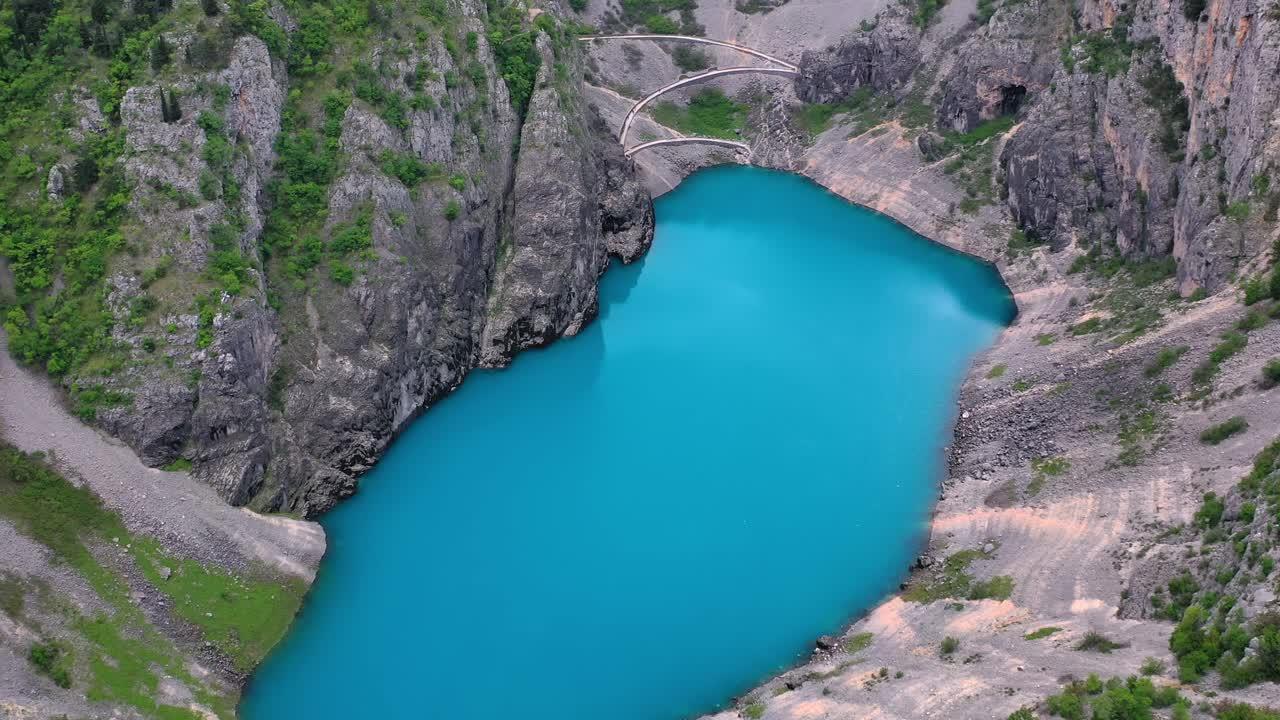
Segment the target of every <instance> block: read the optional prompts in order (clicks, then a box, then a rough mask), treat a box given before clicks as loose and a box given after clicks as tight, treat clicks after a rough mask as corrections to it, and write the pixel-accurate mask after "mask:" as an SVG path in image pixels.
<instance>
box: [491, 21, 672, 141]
mask: <svg viewBox="0 0 1280 720" xmlns="http://www.w3.org/2000/svg"><path fill="white" fill-rule="evenodd" d="M623 5H624V6H625V5H626V2H624V3H623ZM527 17H528V16H527V14H526V12H525V10H524V9H523V6H521V5H519V4H517V3H511V4H508V5H501V4H499V3H497V2H496V0H494V1H491V2H490V4H489V32H488V38H489V45H490V47H492V48H493V54H494V57H495V58H496V59H497V61H498V69H499V71H501V73H502V79H503V81H504V82H505V83H506V85H507V94H508V95H509V96H510V98H511V105H512V107H514V108H515V109H516V113H517V114H518V115H519V116H520V117H521V118H523V117H524V115H525V112H526V111H527V110H528V109H529V99H530V98H531V97H533V83H534V81H535V80H537V78H538V68H539V67H540V66H541V65H542V58H541V56H540V55H539V54H538V48H537V47H536V46H535V45H534V43H535V41H536V39H537V37H536V32H534V31H533V30H531V29H530V28H528V27H526V21H527ZM548 20H550V18H548ZM655 32H656V31H655Z"/></svg>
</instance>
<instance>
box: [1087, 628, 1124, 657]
mask: <svg viewBox="0 0 1280 720" xmlns="http://www.w3.org/2000/svg"><path fill="white" fill-rule="evenodd" d="M1125 647H1129V644H1128V643H1120V642H1116V641H1114V640H1112V639H1111V638H1109V637H1107V636H1106V635H1103V634H1102V633H1100V632H1096V631H1094V630H1090V631H1089V632H1087V633H1085V636H1084V637H1083V638H1081V639H1080V642H1078V643H1076V647H1075V649H1076V650H1081V651H1084V652H1098V653H1110V652H1111V651H1112V650H1118V649H1120V648H1125Z"/></svg>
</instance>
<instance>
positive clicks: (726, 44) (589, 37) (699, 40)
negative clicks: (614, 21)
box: [578, 35, 800, 73]
mask: <svg viewBox="0 0 1280 720" xmlns="http://www.w3.org/2000/svg"><path fill="white" fill-rule="evenodd" d="M578 39H579V40H679V41H681V42H694V43H702V44H704V45H718V46H720V47H727V48H732V49H734V50H738V51H740V52H744V53H747V54H748V55H754V56H756V57H758V58H760V59H761V60H768V61H769V62H771V63H777V64H778V65H781V66H783V67H785V68H787V69H789V70H792V71H794V72H797V73H798V72H800V68H799V66H797V65H793V64H792V63H789V62H787V61H786V60H783V59H781V58H776V57H774V56H772V55H769V54H767V53H762V52H760V51H759V50H756V49H755V48H749V47H747V46H746V45H739V44H737V43H731V42H725V41H724V40H711V39H708V38H701V37H690V36H689V35H580V36H579V37H578Z"/></svg>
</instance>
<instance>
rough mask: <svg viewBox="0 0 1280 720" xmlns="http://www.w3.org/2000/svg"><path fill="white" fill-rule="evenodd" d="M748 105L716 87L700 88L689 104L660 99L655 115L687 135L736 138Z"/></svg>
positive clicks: (654, 116)
mask: <svg viewBox="0 0 1280 720" xmlns="http://www.w3.org/2000/svg"><path fill="white" fill-rule="evenodd" d="M746 115H747V108H746V106H745V105H740V104H738V103H735V102H734V101H732V100H730V99H729V98H728V97H727V96H725V94H724V93H723V92H721V91H720V90H717V89H715V88H707V89H704V90H699V91H698V93H697V94H696V95H694V96H693V98H692V99H691V100H689V104H688V105H687V106H686V107H683V108H682V107H680V106H679V105H676V104H675V103H670V102H666V103H661V104H659V105H658V106H657V107H655V108H654V109H653V119H654V120H657V121H658V122H659V123H661V124H663V125H666V126H667V127H669V128H674V129H676V130H679V131H680V132H682V133H685V134H688V135H700V136H703V137H715V138H725V139H728V140H736V139H737V138H738V130H739V129H740V128H741V127H742V126H743V123H744V122H745V121H746Z"/></svg>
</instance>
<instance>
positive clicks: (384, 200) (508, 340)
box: [97, 2, 653, 514]
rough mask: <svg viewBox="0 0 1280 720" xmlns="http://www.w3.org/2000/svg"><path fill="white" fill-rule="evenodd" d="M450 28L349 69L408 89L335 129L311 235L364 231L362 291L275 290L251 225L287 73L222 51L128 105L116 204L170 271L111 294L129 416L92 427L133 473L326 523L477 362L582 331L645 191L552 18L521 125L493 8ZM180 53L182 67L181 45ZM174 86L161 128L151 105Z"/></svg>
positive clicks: (258, 210) (247, 50)
mask: <svg viewBox="0 0 1280 720" xmlns="http://www.w3.org/2000/svg"><path fill="white" fill-rule="evenodd" d="M549 9H550V10H554V9H555V8H549ZM276 14H277V15H279V17H277V18H276V20H277V21H278V22H280V24H281V25H282V27H284V28H285V29H286V30H287V29H288V28H289V27H291V21H290V19H289V18H288V17H287V16H286V15H284V14H282V13H280V12H279V9H277V11H276ZM531 19H532V17H531V18H530V20H531ZM211 22H215V23H216V22H217V19H216V18H215V19H214V20H212V21H211ZM457 23H458V25H457V27H456V28H454V29H452V30H451V32H454V34H455V43H456V44H453V45H450V44H449V43H447V42H446V41H445V39H444V38H443V36H442V35H436V36H433V37H427V35H426V34H423V33H419V35H418V38H419V41H418V42H417V43H413V44H410V45H411V47H408V48H406V44H405V43H403V42H402V40H401V39H399V37H398V36H397V35H396V33H395V32H394V31H393V30H392V29H388V30H387V31H386V34H385V35H377V36H375V39H374V40H373V41H372V42H370V43H368V44H367V46H365V47H364V48H363V49H362V50H361V53H362V54H361V55H360V56H359V57H358V58H355V61H356V62H357V63H358V64H361V65H362V66H363V67H368V68H376V69H377V71H376V78H374V79H373V80H371V81H370V82H375V83H376V85H377V87H376V88H373V89H371V88H368V87H366V88H364V89H363V90H362V91H361V92H363V93H364V95H366V96H368V97H373V98H379V97H381V98H390V97H399V98H401V99H402V102H400V103H399V104H398V106H399V107H401V108H402V109H403V115H402V116H401V117H400V118H396V122H395V123H394V124H392V123H391V122H389V121H388V119H387V114H386V113H385V112H380V110H379V108H378V107H375V106H374V105H373V104H371V103H370V102H364V101H362V100H361V99H359V98H356V99H355V100H353V101H350V104H349V106H348V107H347V108H346V111H345V113H343V114H342V115H341V117H340V118H338V119H337V120H336V122H340V128H339V130H338V131H337V134H336V137H335V138H334V142H335V143H336V148H335V149H334V156H335V157H336V158H337V161H336V166H337V172H336V173H335V175H334V177H333V179H332V182H331V183H329V185H328V187H327V190H326V196H325V198H324V204H325V206H326V209H327V215H326V216H325V217H326V220H325V223H324V228H322V229H321V230H320V234H321V235H322V236H323V237H335V236H337V235H338V234H340V233H342V232H344V231H345V230H346V229H349V228H352V227H358V228H361V229H362V230H363V231H367V233H368V238H369V240H368V245H369V247H368V248H366V249H364V250H362V251H360V254H359V255H358V256H356V258H357V260H358V264H359V266H358V269H357V272H356V273H355V274H354V276H353V277H345V278H344V277H342V276H340V275H337V274H334V275H333V276H332V277H331V276H330V275H329V274H326V273H324V272H322V270H323V269H324V268H323V266H322V268H321V269H320V270H317V271H315V272H313V273H311V274H310V275H309V276H307V277H305V278H304V279H305V282H304V281H303V280H293V281H289V280H287V278H288V277H289V276H288V275H282V273H281V272H280V271H279V270H278V267H277V268H276V269H274V270H273V269H272V263H273V262H275V263H279V262H280V261H279V260H273V259H272V257H271V256H270V253H269V252H267V249H266V248H267V245H268V243H267V240H266V238H264V227H265V226H266V225H267V224H268V220H267V218H268V216H269V215H270V213H271V212H272V206H273V203H274V202H277V201H278V200H279V198H277V197H275V196H274V195H273V193H272V192H271V184H272V183H273V182H277V181H278V176H279V173H280V170H279V168H278V167H277V150H278V148H279V147H280V143H281V142H282V138H283V137H284V133H283V132H282V130H281V128H282V118H283V117H284V116H285V114H286V113H288V112H297V111H296V110H295V111H289V110H286V105H287V101H288V102H298V101H297V100H296V99H295V100H288V98H289V93H290V87H291V85H292V84H294V83H296V82H297V80H295V79H294V78H290V77H289V75H288V72H287V71H286V68H285V64H284V63H283V62H282V61H280V60H279V59H277V58H275V57H273V56H272V53H271V52H270V51H268V49H267V47H266V45H265V44H264V43H263V41H262V40H259V39H258V38H257V37H253V36H250V35H244V36H241V37H239V38H237V39H236V40H235V42H234V46H233V48H232V51H231V54H230V59H229V61H228V62H227V63H226V66H225V67H224V68H222V69H218V70H214V71H211V72H208V73H204V74H188V75H182V76H180V77H178V78H176V79H175V80H174V82H173V83H172V85H170V86H164V87H157V86H142V87H135V88H132V89H130V90H129V91H128V93H127V94H126V97H125V100H124V103H123V107H122V110H121V118H122V124H123V126H124V129H125V137H126V141H127V143H128V152H127V159H126V161H125V168H126V171H127V174H128V177H129V178H130V180H132V181H134V182H136V183H137V188H138V189H137V190H136V191H135V192H134V195H133V198H134V200H133V204H132V205H131V208H130V209H131V211H132V212H133V217H134V218H135V222H136V223H137V225H138V226H139V227H140V228H141V229H142V233H143V234H144V235H145V236H146V237H147V243H146V247H145V248H144V249H143V252H145V253H146V254H147V256H150V257H151V258H153V259H159V258H169V259H167V260H164V262H165V263H167V264H166V265H165V266H164V267H165V268H166V269H167V273H166V272H160V273H154V272H153V273H151V275H145V274H143V273H137V272H128V271H121V272H119V273H118V274H116V275H115V276H113V277H112V278H111V280H110V287H111V295H110V299H109V305H110V307H111V308H112V310H113V312H114V314H115V316H116V328H117V330H116V331H115V333H116V339H117V340H118V341H119V342H120V343H121V344H122V347H124V348H126V350H127V352H128V353H130V354H131V355H132V357H134V358H136V359H138V360H139V361H138V362H131V363H128V364H127V366H126V368H125V369H124V370H122V371H121V372H119V373H117V374H115V375H114V376H113V377H111V378H109V379H107V381H106V383H105V384H106V385H107V386H108V387H113V388H119V389H120V390H122V391H127V392H128V393H129V394H130V395H131V397H132V403H130V404H123V405H120V406H116V407H109V408H104V409H102V410H100V411H99V412H98V414H97V418H98V422H99V423H100V424H101V425H102V426H103V427H104V428H105V429H107V430H108V431H110V432H111V433H113V434H115V435H117V436H118V437H120V438H121V439H123V440H124V441H125V442H127V443H128V444H129V445H131V446H132V447H134V448H135V449H136V450H137V451H138V452H139V454H140V456H141V457H142V458H143V460H144V461H145V462H147V463H148V464H152V465H164V464H166V463H169V462H172V461H174V460H175V459H178V458H183V459H185V460H187V461H190V462H191V463H192V464H193V465H194V472H195V474H196V476H197V477H198V478H200V479H202V480H203V481H205V482H206V483H208V484H210V485H212V486H213V487H214V488H216V489H217V491H218V492H219V493H220V494H221V495H222V496H223V497H224V498H225V499H227V500H228V501H229V502H232V503H234V504H251V505H252V506H254V507H256V508H259V509H267V510H276V509H287V510H296V511H301V512H304V513H308V514H314V513H318V512H321V511H323V510H326V509H328V508H330V507H332V506H333V504H334V503H335V502H337V501H338V500H339V499H341V498H342V497H345V496H347V495H349V494H351V493H352V492H354V489H355V486H356V481H357V478H358V477H359V475H360V474H361V473H362V472H363V471H365V470H367V469H368V468H369V467H370V466H372V465H373V463H374V462H375V461H376V460H377V458H378V456H379V454H380V453H381V452H382V450H383V449H384V448H385V447H386V446H387V444H388V443H389V442H390V440H391V438H392V437H393V436H394V435H395V433H396V432H397V431H398V430H399V429H400V428H401V427H403V425H404V424H405V423H406V422H407V421H409V420H410V419H411V418H413V417H414V416H415V415H416V414H417V413H419V412H421V411H422V410H424V409H425V408H426V407H427V406H429V405H430V404H431V403H432V402H433V401H434V400H435V399H437V398H439V397H440V396H441V395H443V394H444V393H447V392H448V391H450V390H451V389H453V388H454V387H456V386H457V385H458V384H459V383H461V382H462V380H463V379H464V378H465V376H466V374H467V372H468V371H469V370H471V369H472V368H474V367H476V366H478V365H485V366H490V367H496V366H501V365H504V364H506V363H507V362H508V361H509V360H510V359H511V357H512V355H513V354H514V353H516V352H518V351H519V350H521V349H524V348H527V347H532V346H535V345H541V344H545V343H547V342H550V341H552V340H554V339H556V338H558V337H560V336H563V335H572V334H574V333H576V332H577V331H578V330H579V329H580V328H581V327H582V325H583V324H584V323H586V322H588V321H589V320H590V319H591V318H592V317H593V316H594V313H595V311H596V303H597V290H596V283H597V280H598V278H599V276H600V274H601V273H602V272H603V271H604V269H605V268H606V267H607V265H608V262H609V257H610V256H616V257H619V258H621V259H622V260H624V261H631V260H634V259H636V258H637V257H639V256H640V255H641V254H642V253H643V252H644V251H645V250H646V249H647V247H648V244H649V242H650V240H651V238H652V234H653V212H652V205H651V201H650V198H649V196H648V193H647V192H646V191H645V190H644V189H643V188H642V187H641V186H640V185H639V184H638V183H637V181H636V179H635V176H634V171H633V166H632V164H631V162H630V161H629V160H627V159H625V158H623V157H622V155H621V152H620V149H619V148H618V146H617V143H616V141H615V140H614V139H613V138H612V137H611V136H610V135H609V134H608V133H607V131H606V130H605V129H604V127H603V124H602V123H601V122H600V120H599V119H598V118H597V117H596V115H595V111H594V109H592V108H590V107H587V106H586V105H585V103H584V102H583V101H582V100H581V99H580V96H579V84H580V78H581V64H580V61H579V60H578V58H577V52H578V50H577V47H576V43H574V42H572V41H571V40H568V39H567V37H568V36H566V35H564V34H563V33H561V32H559V31H558V30H557V29H556V28H554V24H553V25H551V26H548V27H547V28H546V29H548V30H550V31H551V32H552V35H555V36H557V41H556V42H552V40H551V37H550V36H548V35H547V34H546V32H543V28H542V27H541V25H540V26H539V27H538V28H531V31H532V32H534V33H536V34H538V35H539V37H540V39H539V41H538V49H539V52H540V53H541V60H542V64H541V69H540V70H539V72H538V76H537V81H536V85H535V88H534V91H533V95H532V98H531V100H530V102H529V104H528V109H527V112H526V113H525V117H523V118H522V117H521V116H520V113H519V111H518V110H517V108H515V107H513V103H512V101H511V99H510V98H509V96H508V89H507V85H506V82H505V81H504V79H503V73H502V69H501V68H500V66H499V65H500V63H499V60H498V59H497V57H496V54H495V50H494V48H492V47H490V44H489V42H488V40H487V37H488V32H489V26H488V24H487V23H488V18H487V11H486V9H485V7H484V4H483V3H479V2H464V3H462V6H461V15H460V17H458V18H457ZM526 25H527V26H532V25H533V23H532V22H526ZM464 38H465V41H466V45H467V48H466V50H465V51H462V50H461V49H460V48H459V47H458V45H460V44H461V40H462V39H464ZM171 42H172V43H173V44H174V46H175V47H176V51H177V52H182V51H183V50H184V47H185V46H186V44H188V43H189V42H191V38H189V37H187V36H185V35H184V36H175V37H172V38H171ZM427 69H429V70H427ZM411 81H413V82H416V83H417V87H415V88H410V87H409V85H410V84H411ZM218 87H225V88H226V90H215V88H218ZM228 90H229V92H228ZM172 93H176V94H177V95H179V96H180V97H181V105H182V108H181V118H178V119H176V120H175V119H174V118H173V117H171V116H169V114H168V113H169V111H168V109H167V108H165V106H164V103H165V98H166V97H168V96H170V94H172ZM357 94H360V93H357ZM423 97H427V98H432V100H431V101H430V102H425V101H422V98H423ZM321 112H323V111H322V110H321ZM215 135H220V136H221V138H222V140H223V141H224V142H225V144H226V145H227V146H229V147H231V148H233V150H232V151H231V152H230V159H229V160H228V161H227V163H226V166H225V167H222V166H216V167H215V166H214V163H216V162H217V159H216V158H214V159H213V160H210V158H211V157H213V156H211V155H210V154H209V153H208V152H206V147H207V146H208V144H209V143H210V142H213V143H214V144H215V145H216V144H217V143H218V140H216V139H211V138H213V137H214V136H215ZM397 163H398V165H397ZM397 168H401V169H400V170H398V169H397ZM404 168H408V170H407V171H405V170H403V169H404ZM406 172H407V173H408V176H406V174H405V173H406ZM414 173H417V175H416V176H414ZM211 178H212V179H211ZM420 178H422V179H420ZM211 183H216V184H217V185H218V187H220V188H221V189H220V190H218V191H217V192H214V191H212V189H211V188H210V184H211ZM229 189H230V191H228V190H229ZM235 190H238V192H235ZM286 240H288V241H292V240H293V238H286ZM228 247H233V248H234V249H235V250H237V251H238V252H239V253H240V254H241V255H242V256H243V257H244V258H247V260H248V263H249V265H250V267H248V268H247V269H244V270H242V271H241V273H242V277H245V278H248V281H247V282H245V283H243V284H244V287H243V289H242V290H241V291H240V292H239V293H236V294H228V293H226V292H223V291H222V290H220V289H219V288H217V287H215V286H213V285H211V284H210V283H208V282H207V281H206V278H209V277H210V276H211V275H212V274H213V273H214V272H215V271H214V270H211V267H213V266H214V265H216V263H217V262H219V257H221V256H220V255H219V253H225V251H226V250H227V248H228ZM157 262H159V260H157ZM157 275H158V276H159V277H156V276H157ZM282 276H283V277H284V278H286V279H285V280H282V279H281V277H282ZM147 295H149V296H152V297H159V298H160V302H161V307H162V308H169V310H167V311H166V312H165V314H164V317H161V318H160V319H159V320H160V322H161V323H162V325H163V326H167V327H168V336H167V340H166V342H165V344H164V345H163V346H162V347H161V348H160V349H159V350H157V349H155V347H154V345H153V344H150V343H151V341H147V340H146V339H145V338H146V333H145V332H143V331H142V329H141V328H139V327H135V326H134V325H133V324H131V323H130V319H131V317H132V316H133V314H134V311H135V310H136V307H137V304H138V298H140V297H143V296H147ZM193 300H194V302H193ZM209 308H216V310H211V309H209ZM144 344H147V347H146V348H144ZM153 353H154V354H153Z"/></svg>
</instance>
